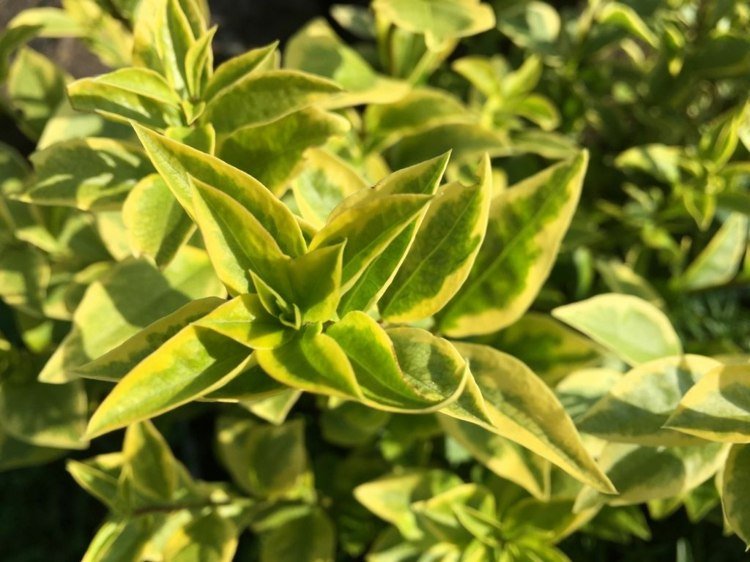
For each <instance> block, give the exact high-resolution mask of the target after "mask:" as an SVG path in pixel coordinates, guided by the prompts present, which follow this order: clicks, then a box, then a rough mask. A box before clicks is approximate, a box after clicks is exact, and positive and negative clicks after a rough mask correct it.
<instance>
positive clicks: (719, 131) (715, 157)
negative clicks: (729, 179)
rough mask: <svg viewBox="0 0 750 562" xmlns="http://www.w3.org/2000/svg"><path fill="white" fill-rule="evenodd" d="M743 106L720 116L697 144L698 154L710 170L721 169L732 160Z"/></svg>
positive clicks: (737, 139) (737, 140)
mask: <svg viewBox="0 0 750 562" xmlns="http://www.w3.org/2000/svg"><path fill="white" fill-rule="evenodd" d="M743 111H744V106H739V107H738V108H735V109H733V110H731V111H729V112H727V113H725V114H724V115H721V116H720V117H718V118H717V119H715V120H714V121H713V122H711V123H710V124H709V126H708V127H707V128H706V130H705V131H704V132H703V134H702V135H701V138H700V142H699V143H698V153H699V155H700V156H701V157H702V158H703V159H704V161H705V162H706V165H707V166H708V167H709V168H710V169H712V170H719V169H721V168H722V167H723V166H724V165H725V164H726V163H727V162H729V160H730V159H731V158H732V155H733V154H734V151H735V149H736V148H737V143H738V142H739V127H740V125H741V123H742V115H743Z"/></svg>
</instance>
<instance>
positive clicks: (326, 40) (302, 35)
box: [284, 18, 409, 108]
mask: <svg viewBox="0 0 750 562" xmlns="http://www.w3.org/2000/svg"><path fill="white" fill-rule="evenodd" d="M284 64H285V66H287V67H288V68H294V69H297V70H302V71H304V72H310V73H312V74H316V75H318V76H322V77H324V78H328V79H330V80H332V81H333V82H335V83H337V84H338V85H339V86H341V88H342V89H343V90H344V91H345V92H343V93H341V94H338V95H337V96H335V97H334V98H333V99H332V100H331V101H330V102H326V103H325V105H326V107H329V108H331V107H348V106H354V105H364V104H371V103H389V102H392V101H396V100H398V99H399V98H401V97H402V96H404V95H405V94H406V93H407V92H408V91H409V86H408V84H406V83H404V82H400V81H397V80H392V79H390V78H387V77H385V76H382V75H380V74H378V73H376V72H375V71H374V70H373V69H372V67H371V66H370V64H368V62H367V61H366V60H365V59H364V58H362V56H361V55H360V54H359V53H358V52H357V51H356V50H355V49H353V48H351V47H349V46H348V45H347V44H346V43H344V42H343V41H342V40H341V39H340V38H339V37H338V35H336V33H335V32H334V31H333V29H331V27H330V26H329V25H328V23H327V22H326V21H325V20H324V19H320V18H319V19H314V20H313V21H311V22H310V23H308V24H307V25H306V26H305V27H303V28H302V29H301V30H300V31H298V32H297V33H296V34H295V35H294V36H292V38H291V39H290V40H289V42H288V43H287V45H286V49H285V52H284Z"/></svg>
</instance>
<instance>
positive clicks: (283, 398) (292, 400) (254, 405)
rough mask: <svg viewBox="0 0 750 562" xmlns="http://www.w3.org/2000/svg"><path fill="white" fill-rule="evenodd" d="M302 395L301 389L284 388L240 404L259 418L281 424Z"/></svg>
mask: <svg viewBox="0 0 750 562" xmlns="http://www.w3.org/2000/svg"><path fill="white" fill-rule="evenodd" d="M266 376H267V375H266ZM268 378H270V377H268ZM271 380H273V379H271ZM274 382H276V381H274ZM276 384H279V383H276ZM301 395H302V393H301V392H300V391H299V390H294V389H293V388H284V389H283V390H281V391H279V392H276V393H275V394H273V395H271V396H267V397H265V398H257V399H255V398H254V399H250V400H243V401H242V402H241V403H240V404H241V406H242V407H243V408H246V409H247V410H248V411H250V412H252V413H253V414H255V415H256V416H258V417H259V418H261V419H263V420H266V421H267V422H269V423H272V424H274V425H281V424H283V423H284V422H285V421H286V417H287V416H288V415H289V412H290V411H291V409H292V408H293V407H294V405H295V404H296V403H297V400H299V398H300V396H301Z"/></svg>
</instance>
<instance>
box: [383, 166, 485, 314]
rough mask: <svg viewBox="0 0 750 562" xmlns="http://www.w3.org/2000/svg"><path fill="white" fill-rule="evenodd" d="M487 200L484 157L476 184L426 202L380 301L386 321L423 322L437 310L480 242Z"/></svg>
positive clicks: (455, 287) (461, 280) (443, 191)
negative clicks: (395, 272) (425, 206)
mask: <svg viewBox="0 0 750 562" xmlns="http://www.w3.org/2000/svg"><path fill="white" fill-rule="evenodd" d="M491 197H492V169H491V167H490V160H489V158H488V157H485V158H484V159H483V161H482V164H481V169H480V177H479V180H478V183H477V184H475V185H473V186H471V187H464V186H463V185H461V184H450V185H448V186H445V187H443V188H442V189H441V190H440V191H439V192H438V196H437V197H436V198H435V200H434V201H433V202H432V203H431V204H430V208H429V209H428V210H427V213H426V215H425V218H424V221H423V222H422V225H421V226H420V228H419V231H418V232H417V235H416V238H415V239H414V243H413V244H412V246H411V248H410V249H409V253H408V254H407V256H406V259H405V260H404V262H403V264H402V265H401V267H400V268H399V270H398V273H397V274H396V277H395V278H394V280H393V282H392V283H391V285H390V287H389V288H388V290H387V291H386V292H385V294H384V295H383V297H382V298H381V300H380V306H379V308H380V313H381V314H382V316H383V318H384V319H386V320H388V321H391V322H408V321H414V320H419V319H422V318H427V317H429V316H431V315H433V314H434V313H436V312H437V311H439V310H440V309H441V308H442V307H443V306H444V305H445V304H446V303H447V302H448V301H449V300H450V299H451V298H452V297H453V296H454V295H455V294H456V293H457V292H458V290H459V289H460V288H461V285H462V284H463V283H464V281H465V280H466V278H467V277H468V276H469V273H470V271H471V268H472V266H473V264H474V259H475V258H476V255H477V253H478V252H479V247H480V246H481V244H482V240H483V239H484V233H485V231H486V229H487V217H488V213H489V208H490V200H491Z"/></svg>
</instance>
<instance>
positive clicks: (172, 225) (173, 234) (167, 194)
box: [122, 174, 193, 267]
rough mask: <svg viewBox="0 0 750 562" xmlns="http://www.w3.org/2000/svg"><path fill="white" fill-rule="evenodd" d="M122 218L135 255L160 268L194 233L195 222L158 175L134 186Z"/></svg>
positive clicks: (146, 178) (124, 207)
mask: <svg viewBox="0 0 750 562" xmlns="http://www.w3.org/2000/svg"><path fill="white" fill-rule="evenodd" d="M122 218H123V221H124V223H125V227H126V228H127V231H128V239H129V241H130V246H131V248H132V249H133V254H134V255H135V256H136V257H138V256H144V257H146V258H148V259H149V260H151V261H153V262H154V264H156V265H157V266H158V267H163V266H165V265H167V264H168V263H169V262H170V261H171V260H172V259H173V258H174V256H175V255H176V254H177V251H178V250H179V249H180V247H181V246H182V245H183V244H184V243H185V242H186V241H187V239H188V238H189V237H190V235H191V234H192V232H193V221H191V220H190V217H189V216H188V215H187V214H186V213H185V211H184V210H183V209H182V207H181V206H180V204H179V203H178V202H177V201H176V200H175V198H174V195H172V192H171V191H170V190H169V188H168V187H167V184H166V183H165V182H164V180H163V179H162V178H161V177H160V176H158V175H156V174H152V175H149V176H146V177H145V178H143V179H142V180H141V181H140V182H138V183H137V184H136V185H135V187H133V189H132V190H131V191H130V193H129V194H128V197H127V199H126V200H125V204H124V205H123V207H122Z"/></svg>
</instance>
